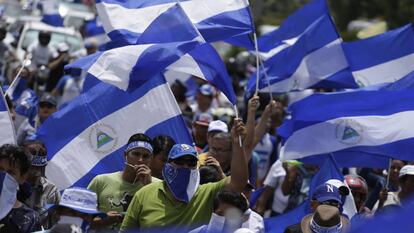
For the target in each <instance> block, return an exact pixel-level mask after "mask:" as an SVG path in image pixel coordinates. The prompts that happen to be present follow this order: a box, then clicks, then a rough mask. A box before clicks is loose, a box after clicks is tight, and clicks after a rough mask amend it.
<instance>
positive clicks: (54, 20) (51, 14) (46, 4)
mask: <svg viewBox="0 0 414 233" xmlns="http://www.w3.org/2000/svg"><path fill="white" fill-rule="evenodd" d="M42 12H43V17H42V22H43V23H46V24H49V25H52V26H55V27H63V18H62V17H61V16H60V14H59V2H58V1H56V0H43V1H42Z"/></svg>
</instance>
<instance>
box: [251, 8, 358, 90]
mask: <svg viewBox="0 0 414 233" xmlns="http://www.w3.org/2000/svg"><path fill="white" fill-rule="evenodd" d="M341 44H342V39H341V38H340V36H339V34H338V32H337V31H336V27H335V25H334V23H333V22H332V18H331V16H330V15H329V14H325V15H324V16H322V17H320V18H319V19H318V20H316V21H315V22H314V23H313V24H311V26H309V27H308V28H307V29H306V30H305V32H304V33H303V34H301V35H300V36H299V38H298V39H297V41H296V42H295V43H294V44H293V45H292V46H290V47H288V48H286V49H284V50H282V51H280V52H279V53H278V54H277V55H275V56H273V57H271V58H269V59H268V60H267V61H265V62H264V70H262V71H261V74H260V80H259V90H260V92H274V93H284V92H289V91H295V90H304V89H307V88H353V87H357V85H356V83H355V81H354V79H353V77H352V75H351V73H350V72H349V70H348V62H347V61H346V58H345V55H344V52H343V50H342V46H341ZM264 71H266V73H267V77H268V78H266V76H265V74H264ZM255 79H256V77H255V75H254V76H253V78H252V79H251V80H250V82H249V84H248V91H249V92H251V91H252V90H255V83H256V81H255Z"/></svg>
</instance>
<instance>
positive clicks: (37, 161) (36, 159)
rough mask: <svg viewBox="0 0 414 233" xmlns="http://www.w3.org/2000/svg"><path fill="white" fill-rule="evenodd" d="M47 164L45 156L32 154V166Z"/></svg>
mask: <svg viewBox="0 0 414 233" xmlns="http://www.w3.org/2000/svg"><path fill="white" fill-rule="evenodd" d="M46 165H47V158H46V156H39V155H34V156H33V159H32V166H35V167H44V166H46Z"/></svg>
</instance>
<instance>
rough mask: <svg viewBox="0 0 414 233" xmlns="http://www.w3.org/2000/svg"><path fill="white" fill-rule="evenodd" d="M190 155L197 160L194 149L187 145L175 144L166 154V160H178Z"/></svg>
mask: <svg viewBox="0 0 414 233" xmlns="http://www.w3.org/2000/svg"><path fill="white" fill-rule="evenodd" d="M185 155H190V156H193V157H194V158H196V159H197V160H198V155H197V151H196V150H195V149H194V147H192V146H190V145H187V144H175V145H174V146H173V147H172V148H171V150H170V153H169V154H168V159H169V160H173V159H178V158H180V157H182V156H185Z"/></svg>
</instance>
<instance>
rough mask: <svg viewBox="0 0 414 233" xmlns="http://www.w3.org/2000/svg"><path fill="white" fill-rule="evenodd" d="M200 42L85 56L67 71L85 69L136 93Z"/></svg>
mask: <svg viewBox="0 0 414 233" xmlns="http://www.w3.org/2000/svg"><path fill="white" fill-rule="evenodd" d="M200 43H201V42H199V41H195V40H194V41H187V42H175V43H164V44H142V45H128V46H123V47H119V48H115V49H110V50H106V51H101V52H97V53H94V54H92V55H89V56H86V57H83V58H81V59H78V60H76V61H75V62H74V63H71V64H69V65H67V66H66V67H65V69H67V70H68V69H69V70H70V69H73V68H77V69H82V70H84V71H86V72H88V73H89V74H90V75H92V76H93V77H95V78H97V79H99V80H101V81H102V82H107V83H109V84H112V85H114V86H116V87H118V88H120V89H122V90H127V89H129V90H134V89H135V88H137V87H139V86H140V85H142V84H143V83H144V82H146V81H147V80H148V79H149V78H151V77H153V76H154V75H156V74H158V73H160V72H162V71H164V69H165V68H166V67H167V66H169V65H170V64H172V63H174V62H175V61H177V60H178V59H180V57H181V56H182V55H184V54H186V53H187V52H189V51H191V50H192V49H194V48H195V47H196V46H198V45H200ZM87 78H89V77H87Z"/></svg>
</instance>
